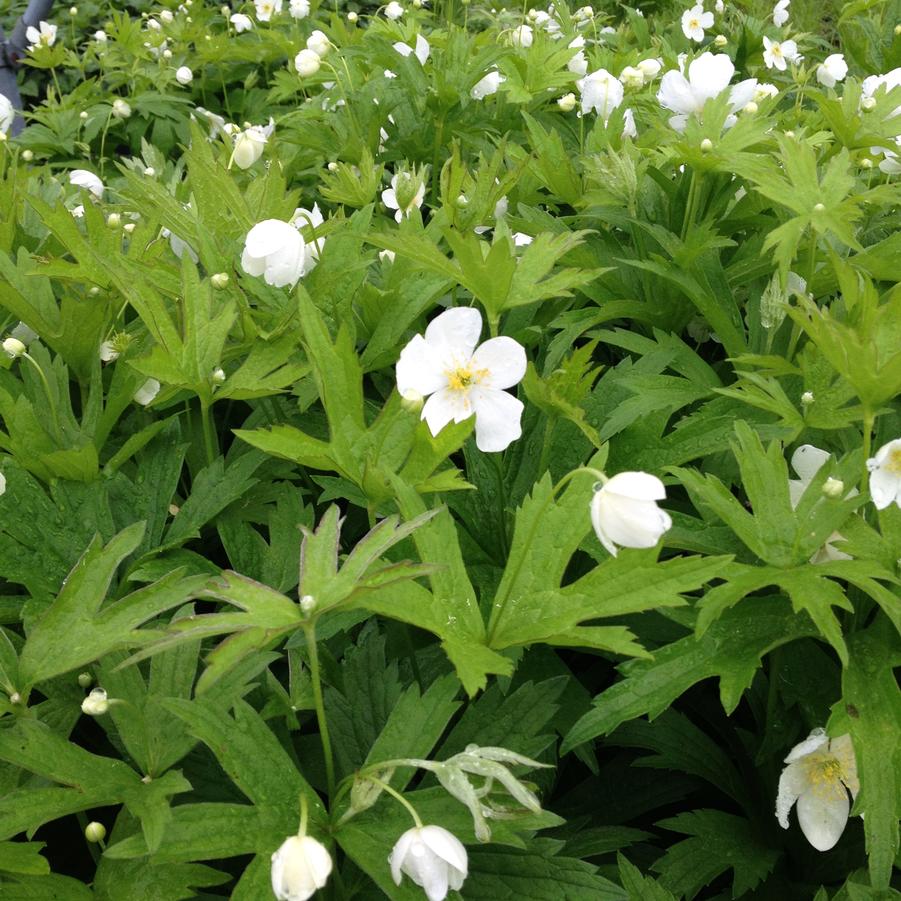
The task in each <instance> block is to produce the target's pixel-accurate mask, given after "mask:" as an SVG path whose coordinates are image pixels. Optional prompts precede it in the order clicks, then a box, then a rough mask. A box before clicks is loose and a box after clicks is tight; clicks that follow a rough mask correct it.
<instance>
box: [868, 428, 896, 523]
mask: <svg viewBox="0 0 901 901" xmlns="http://www.w3.org/2000/svg"><path fill="white" fill-rule="evenodd" d="M867 469H868V470H869V471H870V496H871V497H872V498H873V504H874V506H875V507H876V509H877V510H884V509H885V508H886V507H888V506H889V504H891V503H892V502H893V501H894V502H895V503H896V504H897V505H898V507H901V438H895V439H894V440H893V441H889V443H888V444H883V445H882V447H880V448H879V450H878V451H876V455H875V456H874V457H870V459H869V460H867Z"/></svg>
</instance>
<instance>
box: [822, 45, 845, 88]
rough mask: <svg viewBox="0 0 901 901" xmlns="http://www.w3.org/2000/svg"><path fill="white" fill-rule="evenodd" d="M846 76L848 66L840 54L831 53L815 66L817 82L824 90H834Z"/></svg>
mask: <svg viewBox="0 0 901 901" xmlns="http://www.w3.org/2000/svg"><path fill="white" fill-rule="evenodd" d="M847 74H848V64H847V63H846V62H845V57H844V55H843V54H841V53H831V54H830V55H829V56H827V57H826V59H824V60H823V62H822V63H820V65H819V66H817V81H818V82H819V83H820V84H821V85H823V87H826V88H834V87H835V85H836V83H837V82H839V81H843V80H844V78H845V76H846V75H847Z"/></svg>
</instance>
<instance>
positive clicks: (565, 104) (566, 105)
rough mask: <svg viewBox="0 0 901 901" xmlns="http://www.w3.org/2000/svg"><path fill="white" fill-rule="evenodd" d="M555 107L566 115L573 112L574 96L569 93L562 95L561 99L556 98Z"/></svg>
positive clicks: (574, 105)
mask: <svg viewBox="0 0 901 901" xmlns="http://www.w3.org/2000/svg"><path fill="white" fill-rule="evenodd" d="M557 106H559V107H560V109H562V110H563V112H564V113H568V112H570V111H571V110H574V109H575V108H576V95H575V94H573V93H569V94H564V95H563V96H562V97H558V98H557Z"/></svg>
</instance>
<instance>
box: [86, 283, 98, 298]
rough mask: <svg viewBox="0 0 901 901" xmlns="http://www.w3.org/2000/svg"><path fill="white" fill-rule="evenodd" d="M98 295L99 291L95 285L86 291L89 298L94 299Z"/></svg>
mask: <svg viewBox="0 0 901 901" xmlns="http://www.w3.org/2000/svg"><path fill="white" fill-rule="evenodd" d="M99 293H100V289H99V288H98V287H97V286H96V285H92V286H91V288H90V290H89V291H88V294H90V295H91V297H96V296H97V295H98V294H99Z"/></svg>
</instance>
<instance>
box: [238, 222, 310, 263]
mask: <svg viewBox="0 0 901 901" xmlns="http://www.w3.org/2000/svg"><path fill="white" fill-rule="evenodd" d="M292 234H297V229H296V228H294V226H293V225H290V224H288V223H287V222H282V221H281V219H264V220H263V221H262V222H258V223H257V224H256V225H255V226H254V227H253V228H252V229H251V230H250V231H249V232H248V233H247V237H246V238H245V239H244V249H245V251H247V253H249V254H250V255H251V256H254V257H262V256H266V255H267V254H270V253H272V252H273V251H276V250H279V249H280V248H281V247H283V246H284V245H285V244H287V243H288V242H290V241H291V240H292V237H291V236H292Z"/></svg>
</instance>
